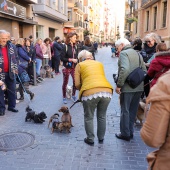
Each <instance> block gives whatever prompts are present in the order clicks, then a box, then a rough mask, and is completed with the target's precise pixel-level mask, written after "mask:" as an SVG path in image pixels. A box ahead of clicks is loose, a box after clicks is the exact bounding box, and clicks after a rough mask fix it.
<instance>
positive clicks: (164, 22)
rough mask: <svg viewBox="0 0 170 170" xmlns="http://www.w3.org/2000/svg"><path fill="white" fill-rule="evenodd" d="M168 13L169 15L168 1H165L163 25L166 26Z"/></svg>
mask: <svg viewBox="0 0 170 170" xmlns="http://www.w3.org/2000/svg"><path fill="white" fill-rule="evenodd" d="M166 15H167V1H165V2H163V19H162V27H166Z"/></svg>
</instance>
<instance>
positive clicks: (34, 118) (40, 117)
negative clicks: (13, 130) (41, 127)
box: [25, 106, 47, 123]
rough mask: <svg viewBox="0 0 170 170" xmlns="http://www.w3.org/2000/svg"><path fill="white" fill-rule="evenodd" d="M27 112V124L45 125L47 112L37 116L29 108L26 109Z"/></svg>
mask: <svg viewBox="0 0 170 170" xmlns="http://www.w3.org/2000/svg"><path fill="white" fill-rule="evenodd" d="M25 111H26V112H27V114H26V117H25V122H27V121H34V123H43V122H45V120H44V119H46V118H47V116H46V114H45V112H40V113H38V114H37V113H36V112H35V111H33V110H32V109H31V108H30V107H29V106H28V107H27V108H26V109H25Z"/></svg>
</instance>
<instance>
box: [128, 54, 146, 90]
mask: <svg viewBox="0 0 170 170" xmlns="http://www.w3.org/2000/svg"><path fill="white" fill-rule="evenodd" d="M138 56H139V54H138ZM145 76H146V72H145V71H143V70H142V67H141V59H140V56H139V67H137V68H136V69H134V70H133V71H132V72H131V73H130V74H129V75H128V77H127V78H126V82H127V83H128V85H129V86H130V87H131V88H132V89H135V88H136V87H137V86H139V85H140V84H141V82H142V81H143V80H144V79H145Z"/></svg>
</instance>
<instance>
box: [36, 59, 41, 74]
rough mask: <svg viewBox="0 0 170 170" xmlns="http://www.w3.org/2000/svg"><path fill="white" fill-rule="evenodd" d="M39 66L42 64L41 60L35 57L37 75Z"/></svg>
mask: <svg viewBox="0 0 170 170" xmlns="http://www.w3.org/2000/svg"><path fill="white" fill-rule="evenodd" d="M41 66H42V60H41V59H38V58H36V73H37V74H38V76H39V75H40V69H41Z"/></svg>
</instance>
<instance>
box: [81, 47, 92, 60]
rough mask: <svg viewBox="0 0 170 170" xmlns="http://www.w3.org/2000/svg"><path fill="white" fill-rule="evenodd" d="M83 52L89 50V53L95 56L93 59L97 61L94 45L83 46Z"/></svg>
mask: <svg viewBox="0 0 170 170" xmlns="http://www.w3.org/2000/svg"><path fill="white" fill-rule="evenodd" d="M82 50H87V51H89V52H91V53H92V55H93V58H94V59H95V54H94V52H95V49H94V46H93V45H92V44H90V45H83V47H82Z"/></svg>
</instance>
